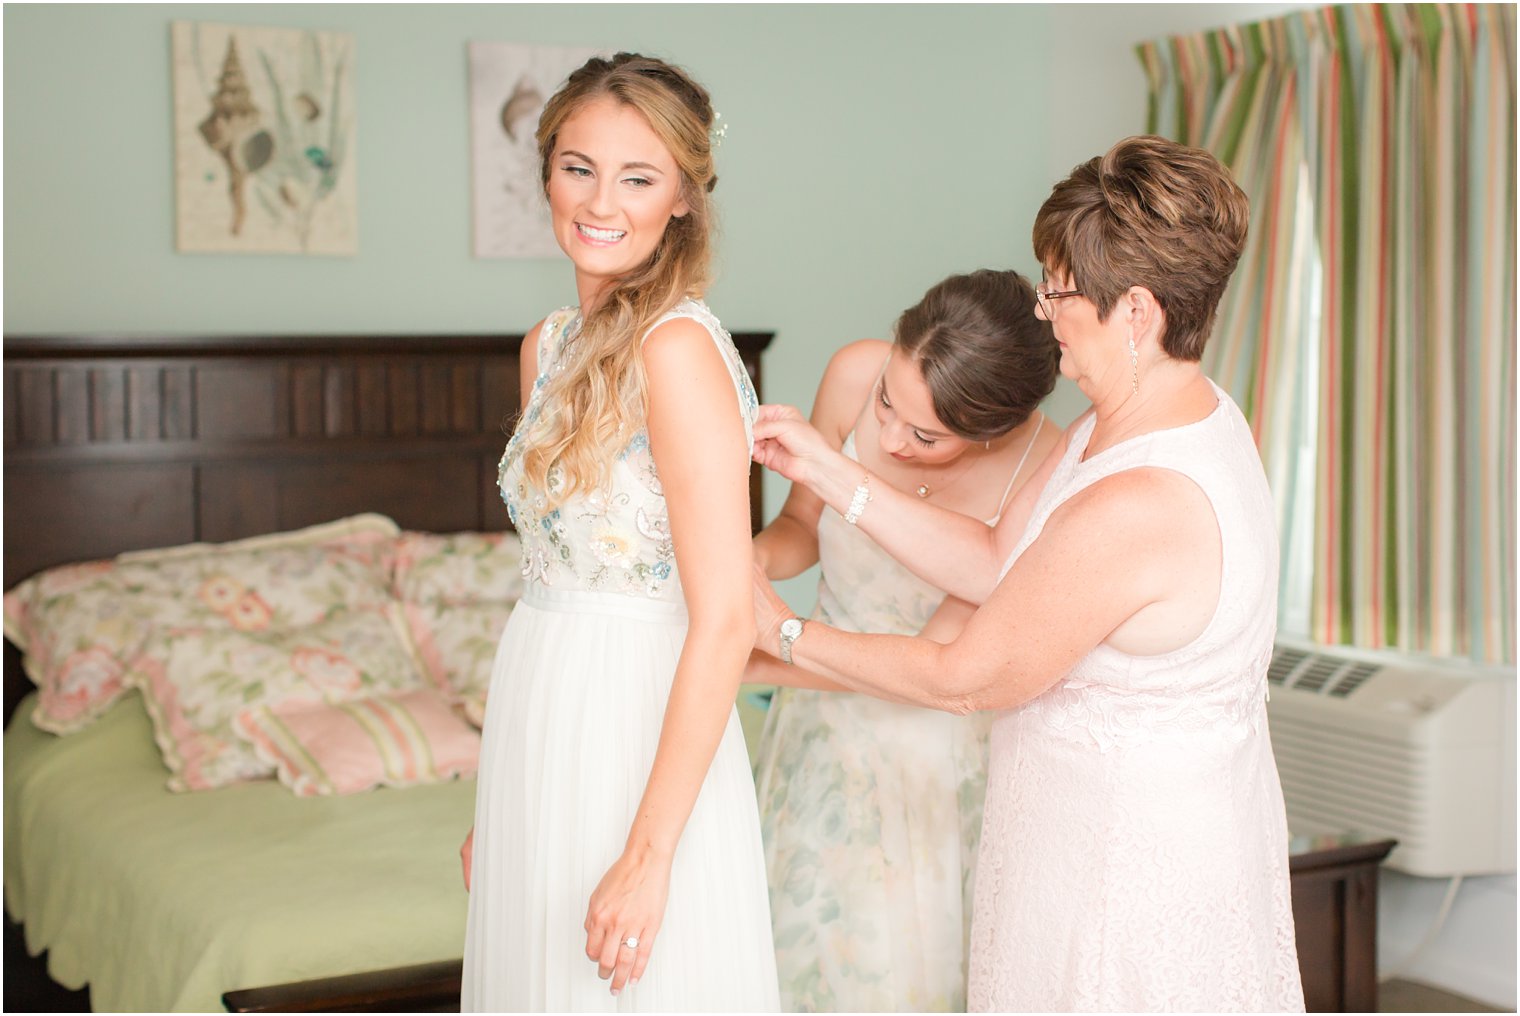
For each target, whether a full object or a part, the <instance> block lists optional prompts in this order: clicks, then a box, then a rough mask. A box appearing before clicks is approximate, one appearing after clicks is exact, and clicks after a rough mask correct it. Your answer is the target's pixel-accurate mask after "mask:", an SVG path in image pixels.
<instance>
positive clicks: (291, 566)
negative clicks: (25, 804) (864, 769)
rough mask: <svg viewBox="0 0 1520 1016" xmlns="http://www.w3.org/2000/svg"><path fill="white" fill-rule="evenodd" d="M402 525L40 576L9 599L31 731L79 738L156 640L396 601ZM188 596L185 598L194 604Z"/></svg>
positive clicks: (192, 550) (262, 540) (156, 554)
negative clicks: (30, 691)
mask: <svg viewBox="0 0 1520 1016" xmlns="http://www.w3.org/2000/svg"><path fill="white" fill-rule="evenodd" d="M398 533H399V529H398V528H397V527H396V524H395V523H394V522H392V521H391V520H390V519H387V518H385V517H384V516H380V515H358V516H354V517H352V518H348V519H341V520H339V521H337V522H331V523H326V524H324V525H319V526H311V527H309V528H306V529H301V530H296V531H293V532H289V533H276V534H272V535H269V536H259V537H254V538H253V539H249V540H239V541H237V542H234V543H225V544H189V545H186V546H183V547H173V548H169V549H166V550H154V551H143V552H138V553H131V554H123V555H121V556H120V557H118V558H116V559H115V560H111V561H94V562H89V563H86V564H76V565H64V566H62V567H59V568H52V569H49V570H48V571H45V572H42V573H41V574H39V575H36V576H34V577H32V578H30V579H28V580H26V581H25V582H22V583H21V584H20V585H18V586H16V587H15V588H14V589H12V590H11V591H10V592H8V593H6V595H5V635H6V637H7V638H9V639H10V640H11V641H12V642H13V643H14V644H15V645H16V646H17V647H19V648H20V649H21V650H22V652H23V654H24V658H23V666H24V668H25V669H26V672H27V675H28V676H29V677H30V678H31V679H32V682H33V683H34V684H35V685H37V687H38V690H39V694H38V701H37V706H36V708H35V710H34V711H33V714H32V722H33V723H35V724H36V725H37V726H38V727H40V728H41V729H43V730H48V731H51V732H53V733H55V734H68V733H72V732H74V731H76V730H80V729H82V728H83V727H85V726H87V725H88V724H89V723H90V722H92V721H93V720H94V719H95V718H96V717H98V716H100V715H101V714H102V713H104V712H105V710H106V709H108V708H109V707H110V706H111V705H112V704H113V703H114V702H115V701H116V699H117V698H119V697H120V695H121V694H122V692H123V691H124V690H125V688H126V687H127V684H128V681H127V675H128V672H129V671H130V670H131V668H132V666H133V664H134V662H135V661H136V659H137V657H138V656H139V655H140V654H141V653H142V652H143V650H144V648H145V647H146V646H147V645H148V644H149V641H150V639H151V638H153V637H155V633H157V632H161V631H163V630H165V629H184V628H195V627H223V628H231V629H234V630H240V631H259V630H264V629H268V628H271V627H288V626H296V625H304V624H310V623H312V622H314V621H318V620H321V619H323V618H326V617H328V616H331V615H332V614H333V613H334V611H336V610H337V609H339V608H343V607H349V606H361V607H377V606H379V605H381V604H384V603H386V602H387V601H388V600H389V596H390V594H389V583H388V578H389V575H388V573H389V569H390V566H391V554H392V552H393V549H394V541H395V537H396V536H397V534H398ZM187 593H188V595H187Z"/></svg>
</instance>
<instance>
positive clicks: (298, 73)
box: [170, 21, 359, 256]
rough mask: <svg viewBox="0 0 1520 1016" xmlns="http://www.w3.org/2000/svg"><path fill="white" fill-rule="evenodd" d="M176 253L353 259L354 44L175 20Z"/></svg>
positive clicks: (341, 38)
mask: <svg viewBox="0 0 1520 1016" xmlns="http://www.w3.org/2000/svg"><path fill="white" fill-rule="evenodd" d="M170 34H171V42H172V59H173V78H174V178H175V179H174V195H175V201H174V210H175V247H176V249H178V250H180V251H182V252H236V253H268V254H325V255H338V256H344V255H353V254H356V253H357V252H358V249H359V232H358V200H357V195H358V188H357V185H356V176H355V166H354V156H355V153H356V151H357V149H356V147H355V144H354V125H355V123H356V122H357V120H356V117H355V115H354V114H355V109H354V37H353V36H352V35H348V34H344V33H339V32H312V31H305V30H301V29H291V28H257V27H250V26H247V25H221V24H215V23H212V22H204V21H175V22H173V23H172V25H171V29H170Z"/></svg>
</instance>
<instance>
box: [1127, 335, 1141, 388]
mask: <svg viewBox="0 0 1520 1016" xmlns="http://www.w3.org/2000/svg"><path fill="white" fill-rule="evenodd" d="M1129 378H1130V385H1131V386H1132V388H1133V390H1134V394H1136V395H1139V394H1140V350H1138V349H1136V348H1135V337H1134V336H1133V335H1131V336H1130V337H1129Z"/></svg>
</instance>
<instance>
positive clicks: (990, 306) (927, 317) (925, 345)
mask: <svg viewBox="0 0 1520 1016" xmlns="http://www.w3.org/2000/svg"><path fill="white" fill-rule="evenodd" d="M1034 308H1035V297H1034V287H1033V286H1031V285H1030V284H1029V280H1028V279H1026V278H1024V277H1023V276H1022V275H1020V274H1019V273H1018V272H1007V271H1003V272H1000V271H993V270H992V269H988V268H983V269H981V270H979V271H975V272H972V273H971V274H970V275H952V276H950V277H949V278H948V279H946V280H945V281H943V282H941V283H939V284H938V285H936V286H935V287H934V288H932V289H930V290H929V291H928V292H927V293H925V294H924V298H923V299H922V300H920V301H918V303H916V304H914V305H913V306H912V307H909V308H908V309H907V310H905V311H903V314H902V317H900V318H898V319H897V327H896V340H895V341H896V345H897V348H899V349H901V350H902V351H903V352H905V353H907V354H908V355H910V356H912V357H913V358H914V359H915V360H916V361H917V362H918V369H919V370H920V371H921V372H922V373H923V376H924V382H925V383H926V384H928V386H929V395H930V398H931V399H932V400H933V402H934V415H935V416H938V417H939V419H940V422H941V423H943V424H944V425H945V426H946V427H948V428H950V431H951V432H952V433H954V434H955V435H957V436H958V437H962V438H965V439H967V440H969V441H988V440H991V439H992V438H995V437H998V436H1000V435H1002V434H1006V433H1008V432H1009V431H1010V430H1012V429H1013V428H1015V427H1017V426H1018V425H1019V424H1021V423H1023V422H1024V421H1025V420H1027V419H1029V414H1030V413H1033V412H1034V410H1035V407H1037V406H1038V405H1039V404H1040V401H1041V400H1042V399H1044V398H1045V396H1047V395H1049V394H1050V393H1051V391H1052V390H1053V389H1054V388H1055V386H1056V368H1057V365H1058V364H1059V362H1060V359H1061V356H1060V349H1059V348H1058V347H1057V346H1056V340H1055V336H1054V335H1052V334H1051V331H1050V322H1048V321H1042V320H1040V319H1039V318H1037V317H1035V313H1034Z"/></svg>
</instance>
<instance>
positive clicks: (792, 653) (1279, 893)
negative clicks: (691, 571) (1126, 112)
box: [756, 137, 1303, 1011]
mask: <svg viewBox="0 0 1520 1016" xmlns="http://www.w3.org/2000/svg"><path fill="white" fill-rule="evenodd" d="M1247 213H1248V208H1247V203H1246V198H1245V195H1244V194H1243V193H1242V192H1241V191H1240V189H1239V188H1238V187H1237V186H1236V185H1235V184H1234V182H1233V181H1232V180H1231V179H1230V177H1229V174H1228V173H1227V171H1226V170H1225V169H1224V168H1223V167H1222V166H1221V165H1220V164H1219V163H1218V161H1217V160H1215V159H1214V158H1213V156H1211V155H1209V154H1208V153H1207V152H1204V151H1201V150H1198V149H1192V148H1186V147H1184V146H1182V145H1178V144H1175V143H1173V142H1170V141H1166V140H1164V139H1161V138H1156V137H1136V138H1128V139H1125V140H1124V141H1121V142H1120V143H1119V144H1117V145H1115V146H1114V147H1113V148H1112V149H1111V150H1110V151H1109V152H1108V153H1107V154H1106V155H1104V156H1103V157H1101V158H1098V159H1093V160H1091V161H1090V162H1087V163H1084V164H1082V165H1081V166H1078V167H1077V168H1076V169H1075V170H1074V171H1073V172H1072V174H1071V176H1069V177H1068V178H1067V179H1066V180H1064V181H1062V182H1061V183H1059V184H1058V185H1057V186H1056V187H1055V189H1054V191H1053V192H1052V194H1051V196H1050V198H1049V199H1048V200H1047V201H1046V202H1045V204H1044V206H1042V208H1041V209H1040V213H1039V215H1038V217H1037V219H1036V221H1035V228H1034V241H1035V254H1036V256H1037V257H1038V258H1039V260H1040V262H1041V264H1042V265H1043V266H1044V270H1045V276H1046V279H1045V282H1044V283H1043V284H1042V285H1041V286H1040V287H1039V295H1040V299H1039V307H1040V313H1041V315H1042V316H1044V317H1046V318H1048V319H1049V320H1050V322H1051V325H1052V327H1053V330H1054V333H1055V337H1056V340H1057V341H1058V342H1059V344H1060V349H1061V372H1062V373H1063V374H1065V375H1066V376H1067V377H1068V378H1070V379H1072V380H1073V381H1075V382H1076V383H1077V385H1078V386H1079V387H1080V388H1081V389H1082V391H1083V392H1084V393H1085V394H1086V395H1087V396H1088V397H1089V398H1090V399H1091V400H1092V403H1093V407H1092V410H1091V411H1090V412H1089V413H1087V414H1084V415H1083V416H1082V417H1081V418H1080V419H1078V420H1077V421H1076V422H1075V423H1074V424H1072V426H1071V427H1070V428H1069V429H1068V431H1067V434H1066V438H1065V440H1064V442H1063V443H1062V445H1060V446H1058V448H1057V449H1056V451H1054V452H1053V453H1052V454H1051V456H1050V458H1049V459H1048V460H1047V462H1046V463H1045V466H1044V468H1042V470H1041V472H1040V474H1039V475H1038V476H1037V477H1036V478H1035V481H1037V482H1035V481H1032V482H1031V483H1030V484H1029V486H1028V487H1026V488H1025V491H1026V493H1025V496H1024V497H1023V498H1021V503H1020V504H1019V505H1017V506H1014V507H1013V508H1012V509H1011V510H1010V511H1009V512H1008V513H1007V514H1005V516H1004V518H1003V520H1002V522H1001V523H1000V525H999V526H998V527H997V528H996V529H988V528H987V527H985V526H982V527H980V529H979V530H978V528H977V527H976V525H975V524H974V523H973V524H972V525H969V526H968V525H964V524H962V523H961V522H960V521H958V520H956V519H954V518H949V517H948V516H947V513H942V512H938V511H936V510H935V509H933V508H932V507H930V506H926V505H923V504H915V503H913V502H914V500H915V499H913V498H911V497H908V496H905V495H901V494H900V493H899V492H896V491H892V490H889V489H885V485H882V484H873V483H872V482H871V477H870V476H869V475H866V474H863V472H862V470H861V467H860V466H859V465H858V464H856V463H853V462H848V461H847V460H846V461H840V456H838V455H837V453H834V452H832V450H831V449H829V448H828V447H827V446H826V445H825V444H823V443H822V442H820V441H819V439H818V438H817V437H816V435H815V434H814V433H812V432H811V431H810V430H809V429H808V427H807V425H806V423H805V422H804V421H801V420H800V419H799V418H798V417H797V416H796V414H795V413H794V412H793V411H785V410H780V411H773V412H770V413H768V414H766V415H765V416H764V417H763V418H762V419H763V421H764V422H762V423H761V424H760V425H759V426H757V428H756V437H757V439H760V440H759V443H758V445H757V450H756V457H757V458H758V459H760V460H761V461H762V462H764V463H765V464H767V465H768V466H771V467H772V468H775V469H777V470H778V471H780V472H782V473H784V474H785V475H786V476H788V478H790V479H792V480H793V481H794V482H801V483H803V484H806V485H807V486H809V487H810V488H811V489H813V490H814V491H815V492H816V493H818V494H819V496H820V497H822V498H823V500H824V501H825V503H827V504H829V505H830V506H831V507H833V508H834V509H835V510H837V511H840V512H841V513H846V514H847V515H848V516H850V517H852V518H853V520H854V521H855V522H856V523H857V524H859V525H861V526H862V527H866V526H869V527H870V529H869V532H870V535H871V536H872V538H873V539H875V540H876V541H877V542H878V543H880V544H881V545H882V546H884V547H885V548H886V549H887V550H888V551H889V552H891V553H892V554H893V555H894V556H896V557H898V559H899V560H901V561H902V562H903V563H904V564H905V565H907V566H908V567H909V568H911V569H912V570H914V571H915V572H917V573H918V574H920V575H921V576H922V577H923V578H925V579H926V580H927V581H930V582H932V583H935V584H936V585H940V586H941V587H942V588H945V589H948V590H950V591H951V592H952V593H956V594H958V595H959V596H961V597H963V598H964V599H967V600H970V601H972V602H982V606H981V607H980V608H979V609H978V610H976V611H975V612H974V613H971V612H970V610H969V608H968V607H966V606H965V605H961V606H960V607H957V606H956V605H955V604H954V603H953V602H951V603H949V604H948V605H947V606H946V607H944V608H942V609H941V611H940V613H939V614H938V615H936V617H935V619H934V620H932V621H931V622H930V624H929V626H928V627H927V628H925V630H924V632H923V634H922V635H921V636H920V637H917V638H911V637H904V636H889V635H860V634H854V633H849V632H843V631H838V630H836V629H832V628H829V627H827V626H825V625H822V624H819V623H817V622H806V623H803V622H801V621H800V619H798V618H795V617H793V616H792V614H791V611H789V610H788V609H787V608H786V606H785V604H783V603H782V602H781V601H780V600H779V599H777V598H776V597H775V594H774V593H773V592H772V591H771V590H770V587H769V585H768V584H764V585H762V586H758V587H757V588H758V589H759V590H760V593H761V595H760V597H759V598H758V599H759V602H758V604H757V613H758V620H759V621H760V634H759V639H758V642H757V645H759V647H760V648H762V649H766V650H769V651H772V652H776V653H777V654H778V655H782V656H789V657H790V658H791V660H792V661H793V664H794V667H793V668H792V670H791V671H790V672H789V676H792V677H794V678H795V683H797V684H799V685H806V686H811V687H832V688H844V689H850V690H856V691H861V692H866V693H869V694H872V695H876V696H878V697H882V698H887V699H891V700H894V701H901V702H911V703H916V704H919V705H923V706H928V707H931V708H937V709H943V710H947V711H950V712H955V713H966V712H970V711H973V710H998V711H1000V713H1001V714H1000V715H999V716H998V718H997V720H996V722H995V724H994V726H993V732H992V746H991V760H990V764H989V771H988V779H987V797H986V804H985V819H984V826H983V833H982V840H981V854H980V857H979V859H978V862H977V877H976V893H975V896H976V908H975V916H974V919H973V928H972V942H971V961H970V985H969V992H968V995H969V1003H970V1008H971V1009H973V1010H982V1011H988V1010H1003V1011H1039V1010H1045V1011H1050V1010H1132V1011H1146V1010H1276V1011H1282V1010H1300V1011H1301V1010H1302V1009H1303V991H1302V988H1301V986H1300V982H1299V974H1298V964H1297V957H1296V954H1295V948H1294V934H1293V915H1292V909H1291V903H1290V896H1289V882H1288V851H1287V840H1288V835H1287V826H1286V821H1285V818H1284V814H1283V804H1282V791H1281V787H1280V785H1279V783H1278V778H1277V769H1276V766H1275V763H1274V761H1273V757H1272V747H1271V742H1270V741H1269V740H1268V737H1267V717H1266V710H1265V698H1266V669H1267V663H1268V661H1269V660H1270V657H1271V651H1272V638H1273V634H1274V631H1275V627H1276V602H1277V561H1278V555H1277V537H1276V532H1275V523H1274V512H1273V506H1272V498H1271V494H1270V492H1269V491H1268V489H1267V483H1266V478H1265V475H1264V474H1263V472H1262V468H1261V462H1260V459H1259V458H1258V456H1257V453H1256V448H1255V445H1254V443H1253V441H1252V438H1251V430H1250V427H1249V425H1248V424H1247V423H1246V421H1245V419H1244V417H1243V416H1242V415H1241V413H1240V410H1239V409H1238V408H1237V407H1236V406H1235V403H1234V402H1233V401H1231V399H1230V397H1229V396H1228V395H1227V394H1225V392H1224V391H1222V390H1221V389H1220V388H1218V387H1217V386H1216V385H1215V384H1214V383H1213V382H1212V381H1210V380H1209V379H1208V378H1207V377H1205V376H1204V374H1203V372H1202V370H1201V368H1200V366H1199V363H1198V360H1199V357H1200V356H1201V355H1202V351H1203V346H1204V343H1205V340H1206V339H1207V337H1208V333H1209V330H1210V327H1211V325H1212V321H1213V318H1214V314H1215V310H1216V308H1217V306H1218V303H1219V299H1220V296H1221V294H1222V293H1223V292H1224V288H1225V285H1226V284H1227V283H1228V281H1229V277H1230V274H1231V272H1232V271H1233V270H1234V267H1235V263H1236V261H1237V260H1238V259H1239V256H1240V251H1241V248H1242V246H1243V245H1244V242H1245V235H1246V223H1247ZM873 516H874V518H873ZM983 601H985V602H983ZM962 622H964V626H963V627H961V623H962ZM783 650H784V651H783Z"/></svg>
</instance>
